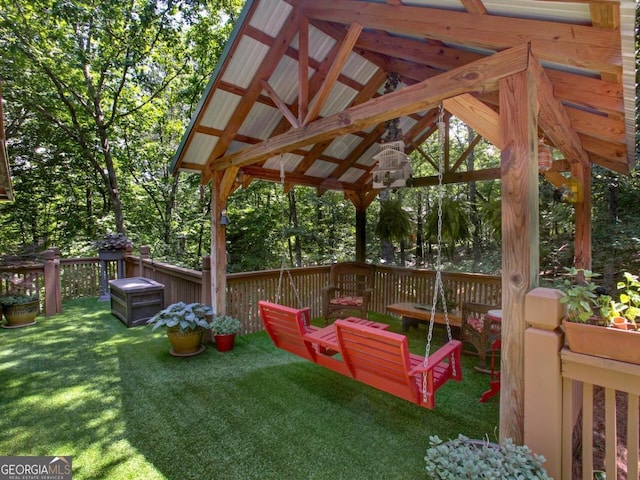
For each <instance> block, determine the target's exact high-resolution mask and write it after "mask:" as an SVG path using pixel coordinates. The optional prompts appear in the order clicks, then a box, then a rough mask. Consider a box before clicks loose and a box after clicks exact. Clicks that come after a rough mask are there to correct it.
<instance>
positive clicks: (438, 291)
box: [422, 103, 456, 402]
mask: <svg viewBox="0 0 640 480" xmlns="http://www.w3.org/2000/svg"><path fill="white" fill-rule="evenodd" d="M445 127H446V125H445V122H444V108H443V105H442V103H441V104H440V107H439V115H438V190H437V192H438V193H437V198H438V236H437V247H438V248H437V253H436V278H435V284H434V288H433V299H432V302H431V321H430V322H429V331H428V333H427V346H426V348H425V350H426V351H425V355H424V367H425V368H427V367H428V366H429V355H430V353H431V339H432V337H433V325H434V323H435V316H436V305H437V303H438V295H440V300H441V302H442V309H443V313H444V320H445V324H446V326H447V337H448V338H449V340H451V339H452V338H453V336H452V334H451V325H450V323H449V312H448V311H447V302H446V299H445V292H444V284H443V283H442V198H443V196H444V186H443V184H442V178H443V174H444V172H443V170H444V147H445ZM452 369H453V375H454V376H455V375H456V365H455V362H453V361H452ZM422 397H423V400H424V402H427V372H424V373H423V374H422Z"/></svg>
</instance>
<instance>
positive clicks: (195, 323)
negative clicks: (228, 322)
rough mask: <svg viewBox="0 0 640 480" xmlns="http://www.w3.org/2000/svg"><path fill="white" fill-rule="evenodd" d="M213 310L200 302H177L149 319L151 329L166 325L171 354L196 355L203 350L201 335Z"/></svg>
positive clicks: (179, 355)
mask: <svg viewBox="0 0 640 480" xmlns="http://www.w3.org/2000/svg"><path fill="white" fill-rule="evenodd" d="M212 315H213V310H212V309H211V307H209V306H208V305H204V304H202V303H184V302H177V303H174V304H171V305H169V306H168V307H167V308H165V309H164V310H161V311H159V312H158V313H156V314H155V315H154V316H153V317H151V318H150V319H149V320H147V323H148V324H152V325H153V329H152V331H154V330H156V329H157V328H159V327H161V326H162V327H167V337H168V338H169V341H170V342H171V345H172V348H171V350H170V351H169V353H171V355H174V356H177V357H187V356H191V355H197V354H198V353H200V352H202V351H203V350H204V348H205V347H204V345H203V344H202V335H203V333H204V331H205V329H207V328H209V322H208V320H207V316H209V317H210V316H212Z"/></svg>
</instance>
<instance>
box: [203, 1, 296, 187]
mask: <svg viewBox="0 0 640 480" xmlns="http://www.w3.org/2000/svg"><path fill="white" fill-rule="evenodd" d="M297 18H298V10H293V11H292V13H291V14H290V15H289V18H288V19H287V20H288V25H287V26H286V27H285V28H283V29H282V32H281V33H280V35H279V38H278V42H276V44H275V45H274V46H273V47H272V48H271V49H269V52H268V53H267V55H266V56H265V60H264V61H263V63H262V65H261V66H260V68H259V70H258V72H257V73H256V75H255V76H254V78H253V79H252V81H251V84H250V86H249V88H247V94H246V96H245V98H244V101H243V102H240V103H239V104H238V106H237V107H236V109H235V110H234V112H233V115H232V121H231V122H230V124H229V126H228V127H227V128H226V129H225V130H224V132H223V134H222V136H221V137H220V139H219V140H218V142H217V143H216V146H215V147H214V149H213V151H212V152H211V154H210V155H209V160H208V162H207V163H209V162H211V161H213V160H214V159H216V158H217V157H218V156H220V155H221V154H223V153H224V152H225V151H226V150H227V148H228V147H229V145H230V144H231V141H232V140H233V138H234V136H235V134H236V133H237V132H238V130H239V129H240V126H241V125H242V122H243V120H244V119H245V118H246V117H247V115H249V111H250V110H251V107H252V106H253V102H252V101H250V100H251V99H253V100H255V99H257V98H258V96H259V95H260V92H261V90H262V80H263V79H268V78H269V77H271V74H272V73H273V71H274V70H275V68H276V66H277V64H278V61H279V60H280V58H281V57H282V55H283V54H284V51H285V50H286V49H287V47H288V46H289V44H290V43H291V40H293V37H294V36H295V34H296V33H297V31H298V20H297ZM206 172H207V171H206V170H205V173H206ZM203 180H204V181H207V180H208V176H206V178H204V179H203Z"/></svg>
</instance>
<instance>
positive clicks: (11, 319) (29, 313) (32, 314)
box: [2, 300, 40, 327]
mask: <svg viewBox="0 0 640 480" xmlns="http://www.w3.org/2000/svg"><path fill="white" fill-rule="evenodd" d="M39 310H40V301H39V300H34V301H33V302H29V303H22V304H19V305H3V306H2V313H3V314H4V318H5V319H6V320H7V325H8V326H9V327H22V326H26V325H31V324H33V323H35V320H36V317H37V316H38V312H39Z"/></svg>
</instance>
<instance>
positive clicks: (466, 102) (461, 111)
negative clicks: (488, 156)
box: [443, 93, 502, 149]
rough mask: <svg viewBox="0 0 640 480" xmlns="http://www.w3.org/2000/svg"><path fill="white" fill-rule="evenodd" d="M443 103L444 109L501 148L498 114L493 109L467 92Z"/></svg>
mask: <svg viewBox="0 0 640 480" xmlns="http://www.w3.org/2000/svg"><path fill="white" fill-rule="evenodd" d="M443 104H444V108H445V110H447V111H449V112H450V113H451V114H452V115H455V116H456V117H458V118H459V119H460V120H462V121H463V122H464V123H466V124H467V125H469V126H470V127H471V128H473V129H474V130H475V131H476V132H477V133H478V134H479V135H481V136H482V137H483V138H486V139H487V141H489V142H491V143H492V144H493V145H495V146H496V147H498V148H499V149H502V139H501V138H500V116H499V115H498V113H497V112H496V111H495V110H493V109H492V108H491V107H489V106H487V105H486V104H484V103H482V102H481V101H480V100H478V99H477V98H475V97H474V96H473V95H470V94H468V93H465V94H463V95H458V96H457V97H453V98H448V99H446V100H445V101H444V102H443Z"/></svg>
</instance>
